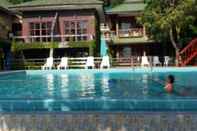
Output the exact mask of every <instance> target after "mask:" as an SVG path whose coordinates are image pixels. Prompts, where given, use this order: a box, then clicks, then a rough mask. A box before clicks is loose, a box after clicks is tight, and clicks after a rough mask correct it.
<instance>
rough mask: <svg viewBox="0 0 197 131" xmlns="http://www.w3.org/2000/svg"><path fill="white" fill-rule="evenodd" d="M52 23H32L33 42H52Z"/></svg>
mask: <svg viewBox="0 0 197 131" xmlns="http://www.w3.org/2000/svg"><path fill="white" fill-rule="evenodd" d="M51 24H52V23H51V22H41V23H39V22H35V23H30V35H31V36H32V40H33V41H44V42H47V41H50V40H51V38H50V34H51V26H52V25H51Z"/></svg>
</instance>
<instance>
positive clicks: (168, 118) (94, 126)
mask: <svg viewBox="0 0 197 131" xmlns="http://www.w3.org/2000/svg"><path fill="white" fill-rule="evenodd" d="M0 131H197V113H66V114H55V113H53V114H38V113H37V114H1V115H0Z"/></svg>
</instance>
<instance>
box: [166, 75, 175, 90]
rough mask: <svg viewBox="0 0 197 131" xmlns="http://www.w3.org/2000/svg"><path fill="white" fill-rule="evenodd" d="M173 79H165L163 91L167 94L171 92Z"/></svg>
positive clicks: (171, 76)
mask: <svg viewBox="0 0 197 131" xmlns="http://www.w3.org/2000/svg"><path fill="white" fill-rule="evenodd" d="M174 81H175V78H174V76H173V75H169V76H168V77H167V79H166V84H165V87H164V89H165V90H166V91H167V92H168V93H172V92H173V88H174V86H173V84H174Z"/></svg>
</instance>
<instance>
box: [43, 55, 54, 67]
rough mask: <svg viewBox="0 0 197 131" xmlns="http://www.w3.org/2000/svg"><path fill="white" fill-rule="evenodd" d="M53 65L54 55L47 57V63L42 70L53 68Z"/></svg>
mask: <svg viewBox="0 0 197 131" xmlns="http://www.w3.org/2000/svg"><path fill="white" fill-rule="evenodd" d="M52 67H53V57H49V58H47V61H46V63H45V64H44V65H43V66H42V67H41V68H42V70H47V69H48V70H51V69H52Z"/></svg>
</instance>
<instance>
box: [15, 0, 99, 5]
mask: <svg viewBox="0 0 197 131" xmlns="http://www.w3.org/2000/svg"><path fill="white" fill-rule="evenodd" d="M102 3H103V2H102V1H100V0H35V1H31V2H25V3H22V4H18V5H15V6H14V7H29V6H30V7H32V6H57V5H81V4H83V5H85V4H102Z"/></svg>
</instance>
